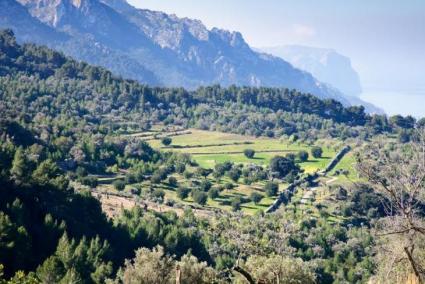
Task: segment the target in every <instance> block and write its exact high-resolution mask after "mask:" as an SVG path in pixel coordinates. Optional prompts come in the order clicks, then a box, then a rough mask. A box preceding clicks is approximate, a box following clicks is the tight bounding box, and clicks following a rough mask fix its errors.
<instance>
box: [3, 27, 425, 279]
mask: <svg viewBox="0 0 425 284" xmlns="http://www.w3.org/2000/svg"><path fill="white" fill-rule="evenodd" d="M0 113H1V117H0V183H1V184H0V283H105V282H108V283H171V282H174V283H175V282H176V279H175V278H176V277H177V276H178V275H179V274H178V273H176V268H179V271H180V273H181V283H226V282H232V281H233V282H237V283H245V282H243V281H246V279H248V278H247V277H246V275H250V277H252V278H254V279H256V280H258V281H260V280H261V279H263V280H264V281H266V283H274V282H273V281H275V279H276V277H278V278H280V279H281V281H283V282H281V283H298V282H300V281H301V282H302V283H316V282H319V283H331V282H335V283H344V282H346V281H348V282H351V283H356V282H363V283H364V282H366V281H367V280H368V279H369V278H370V277H371V276H372V275H373V274H374V273H376V272H377V271H380V270H378V269H377V267H379V263H377V262H376V261H375V258H374V257H375V254H376V252H375V250H374V244H375V238H374V236H373V235H372V234H371V231H370V228H371V226H372V224H374V222H375V221H376V220H378V219H379V218H381V217H383V216H385V214H386V211H385V210H384V208H383V206H382V203H380V201H381V200H384V202H390V201H391V200H390V199H388V198H387V197H386V196H385V195H383V194H381V193H377V192H375V191H373V190H372V189H371V188H370V186H368V185H367V184H366V185H365V184H362V185H361V186H359V185H358V184H354V185H344V188H331V187H329V188H328V189H326V190H324V191H323V197H322V199H321V202H320V203H318V204H315V205H313V204H307V205H308V206H309V207H308V208H307V207H306V208H304V207H302V206H301V203H299V202H298V203H297V202H295V201H294V202H293V203H288V206H285V207H284V208H282V210H281V211H279V212H278V213H276V214H270V215H264V214H262V213H261V212H260V213H259V214H254V215H252V216H245V215H243V214H241V213H230V212H229V213H226V212H221V213H220V214H216V215H211V216H210V218H202V217H199V216H197V215H195V213H194V212H193V211H192V210H190V209H189V208H187V209H185V210H184V212H183V213H181V214H177V213H174V212H166V213H164V212H156V211H154V210H151V209H150V208H141V207H138V206H135V207H134V208H133V209H131V210H124V209H123V210H120V212H119V214H118V215H117V216H116V217H115V218H107V217H106V215H105V214H104V212H103V211H102V208H101V204H100V203H99V201H98V200H97V199H96V198H94V197H93V196H94V194H93V193H92V192H91V190H93V189H94V188H96V185H97V182H98V180H97V179H96V178H94V175H107V174H108V170H109V169H110V168H113V167H115V168H118V171H121V172H123V173H125V174H127V176H126V180H129V179H130V177H131V179H132V180H133V182H134V180H136V181H138V180H139V179H140V181H142V180H146V179H148V180H149V181H150V183H151V186H153V185H155V183H160V182H162V181H163V180H167V183H168V184H170V185H171V184H173V183H176V180H173V179H171V178H172V175H173V174H176V173H179V174H184V173H185V172H187V171H185V169H188V168H190V169H192V168H193V169H196V171H197V173H196V174H197V175H198V176H200V179H201V178H203V181H201V182H200V184H196V187H195V186H194V189H192V192H191V194H192V198H193V199H194V200H199V203H202V202H203V201H202V200H204V201H205V200H206V198H207V193H206V192H204V191H203V190H202V189H203V188H204V189H205V188H206V189H207V191H208V196H209V197H208V198H215V197H214V195H217V194H220V193H219V192H215V194H213V191H212V190H210V189H211V187H212V184H209V180H207V177H208V176H211V175H215V173H219V172H221V175H224V174H226V175H228V176H229V177H230V178H232V177H233V180H234V182H235V183H236V182H237V181H238V179H239V177H240V176H241V175H243V174H244V173H247V176H246V177H251V176H250V174H251V172H255V174H256V175H255V177H252V178H253V180H254V179H255V181H261V182H263V183H265V188H266V190H267V192H271V193H270V196H276V195H277V193H278V192H277V189H276V183H275V182H274V181H273V179H272V180H271V181H269V177H268V172H269V171H270V172H277V173H278V174H279V176H278V177H277V180H278V181H282V182H284V181H285V182H286V181H287V180H289V179H291V180H294V179H300V177H301V175H302V174H303V171H302V170H301V169H300V167H299V166H298V160H302V159H306V155H305V153H302V154H300V153H299V157H295V156H294V155H287V156H286V157H280V156H278V157H275V158H274V159H272V161H271V162H270V170H269V169H268V168H259V167H252V166H246V165H245V166H244V165H242V166H239V165H237V164H235V163H223V164H219V166H217V167H216V168H215V169H214V170H212V169H203V168H200V167H198V166H197V165H196V162H195V161H193V159H192V157H191V156H190V155H187V154H182V153H177V152H169V151H159V150H156V149H153V148H152V147H151V146H150V145H149V144H148V143H147V142H145V141H143V140H141V139H138V138H137V137H134V136H131V135H129V134H132V133H135V132H137V131H146V130H149V129H151V128H152V126H153V125H154V124H161V125H164V126H167V125H169V126H173V127H177V126H179V127H182V128H183V129H185V128H188V127H194V128H199V129H207V130H221V131H223V132H233V133H239V134H244V135H252V136H267V137H287V138H288V137H292V139H293V140H302V141H310V142H312V143H313V142H314V141H316V140H317V139H319V138H321V139H324V138H326V139H339V140H340V141H344V140H345V139H348V138H356V139H357V140H358V141H368V140H370V139H372V138H374V137H375V136H376V135H381V134H382V135H388V136H386V137H389V136H391V139H393V140H392V141H393V144H391V145H392V146H391V147H393V148H392V149H393V150H394V149H396V148H397V147H396V146H395V145H396V144H395V143H394V141H397V139H398V141H399V142H403V143H407V142H409V141H414V142H415V141H417V137H416V136H415V127H417V126H420V125H422V126H423V125H424V124H425V123H424V120H420V121H416V120H415V119H414V118H412V117H402V116H394V117H390V118H387V117H386V116H381V115H373V116H371V115H368V114H366V113H365V112H364V110H363V108H361V107H348V108H346V107H344V106H343V105H342V104H341V103H339V102H336V101H334V100H320V99H318V98H316V97H314V96H312V95H309V94H301V93H299V92H297V91H296V90H289V89H276V88H248V87H246V88H243V87H228V88H221V87H219V86H212V87H203V88H199V89H198V90H196V91H187V90H185V89H182V88H175V89H170V88H151V87H148V86H145V85H141V84H139V83H137V82H136V81H130V80H123V79H121V78H119V77H115V76H113V75H112V74H111V72H109V71H107V70H105V69H103V68H99V67H94V66H91V65H88V64H86V63H84V62H78V61H75V60H73V59H70V58H68V57H65V56H64V55H62V54H60V53H58V52H55V51H52V50H50V49H48V48H45V47H39V46H36V45H31V44H29V45H22V46H21V45H18V44H17V43H16V39H15V37H14V35H13V33H12V31H10V30H5V31H2V32H0ZM168 142H169V143H168ZM168 142H167V139H164V140H163V143H164V145H166V144H168V145H169V144H170V143H171V141H168ZM316 148H317V147H316ZM316 150H317V149H316ZM317 152H320V153H317ZM251 154H253V153H251ZM246 155H247V156H249V155H250V154H249V153H248V152H246ZM312 155H314V156H315V158H317V159H318V158H320V156H321V155H322V152H321V150H320V151H312ZM307 156H308V153H307ZM303 157H304V158H303ZM307 158H308V157H307ZM248 169H250V170H251V172H247V170H248ZM133 173H134V175H133ZM130 174H132V175H130ZM189 174H193V173H189ZM189 174H187V179H190V177H189V176H190V175H189ZM235 176H236V177H235ZM214 178H215V181H216V183H217V185H218V184H219V180H220V176H219V175H217V176H214ZM80 185H84V186H85V187H81V186H80ZM230 185H232V184H230ZM114 186H115V187H116V188H120V187H121V186H120V184H119V183H116V184H115V185H114ZM214 186H216V184H214ZM213 188H215V187H213ZM151 189H152V187H151V188H144V190H147V191H152V190H151ZM183 190H184V188H179V192H181V193H184V192H183ZM150 194H152V195H155V197H156V198H157V199H161V198H162V197H163V194H162V193H161V191H153V192H150ZM185 195H186V196H185V197H184V196H183V195H182V197H184V198H186V197H187V195H189V192H186V194H185ZM184 198H182V199H184ZM251 198H252V199H253V200H256V199H257V198H258V196H257V198H256V197H255V196H253V197H251ZM296 198H299V197H297V196H295V198H294V199H296ZM237 201H239V203H237V202H236V203H234V204H233V203H232V206H233V207H234V209H235V210H234V211H238V210H237V209H238V208H239V207H240V203H241V202H244V200H237ZM415 201H416V199H415ZM204 204H205V202H204ZM239 209H240V208H239ZM308 210H310V211H308ZM308 212H310V213H311V215H309V214H306V213H308ZM412 251H413V249H412ZM414 257H417V255H414ZM132 258H134V259H133V260H131V261H130V260H129V259H132ZM126 259H128V260H127V261H125V260H126ZM120 268H121V269H120ZM270 271H275V273H269V272H270ZM239 272H242V273H239ZM244 275H245V276H244ZM276 275H277V276H276ZM4 279H7V280H4ZM9 279H10V280H9ZM238 281H239V282H238ZM296 281H298V282H296Z"/></svg>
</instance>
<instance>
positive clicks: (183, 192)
mask: <svg viewBox="0 0 425 284" xmlns="http://www.w3.org/2000/svg"><path fill="white" fill-rule="evenodd" d="M189 193H190V189H189V188H187V187H182V186H181V187H179V188H178V189H177V196H178V198H180V199H181V200H184V199H186V198H187V197H188V196H189Z"/></svg>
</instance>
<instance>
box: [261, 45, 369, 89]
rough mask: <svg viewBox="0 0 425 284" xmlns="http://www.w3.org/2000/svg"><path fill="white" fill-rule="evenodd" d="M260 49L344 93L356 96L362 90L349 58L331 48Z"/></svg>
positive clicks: (284, 47)
mask: <svg viewBox="0 0 425 284" xmlns="http://www.w3.org/2000/svg"><path fill="white" fill-rule="evenodd" d="M261 50H263V51H265V52H268V53H270V54H273V55H275V56H278V57H281V58H283V59H284V60H287V61H288V62H290V63H291V64H292V65H294V66H295V67H296V68H299V69H301V70H305V71H307V72H310V73H311V74H312V75H313V76H314V77H316V78H317V79H318V80H320V81H321V82H324V83H327V84H330V85H332V86H334V87H335V88H337V89H338V90H340V91H341V92H343V93H344V94H346V95H349V96H358V95H359V94H360V93H361V92H362V87H361V84H360V79H359V75H358V74H357V72H356V71H355V70H354V69H353V67H352V66H351V60H350V58H348V57H346V56H344V55H341V54H339V53H338V52H336V51H335V50H333V49H326V48H315V47H308V46H300V45H286V46H276V47H265V48H261Z"/></svg>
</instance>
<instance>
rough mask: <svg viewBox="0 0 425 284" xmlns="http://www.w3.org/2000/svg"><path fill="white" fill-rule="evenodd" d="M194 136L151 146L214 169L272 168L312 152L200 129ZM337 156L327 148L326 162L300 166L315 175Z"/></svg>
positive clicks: (301, 146) (152, 142) (275, 141)
mask: <svg viewBox="0 0 425 284" xmlns="http://www.w3.org/2000/svg"><path fill="white" fill-rule="evenodd" d="M190 132H191V133H190V134H185V135H178V136H173V137H172V140H173V142H172V145H171V147H164V146H163V145H162V144H161V141H160V139H152V140H148V143H149V144H150V145H151V146H152V147H154V148H156V149H160V150H163V151H164V150H165V151H179V152H182V153H188V154H191V155H192V157H193V158H194V160H195V161H196V162H198V164H199V165H200V166H201V167H204V168H214V165H215V164H216V163H222V162H225V161H232V162H234V163H255V164H259V165H268V164H269V162H270V159H271V158H273V157H274V156H276V155H282V156H284V155H286V154H288V153H294V154H296V153H298V152H299V151H300V150H305V151H307V152H310V149H311V147H312V146H308V145H305V144H301V143H298V142H295V143H290V142H289V141H288V140H282V139H275V138H264V137H251V136H243V135H237V134H231V133H223V132H213V131H204V130H197V129H190ZM223 144H226V145H223ZM201 145H202V146H201ZM214 145H220V146H214ZM245 149H253V150H255V152H256V154H255V157H254V158H253V159H248V158H247V157H245V155H244V154H243V151H244V150H245ZM335 154H336V153H335V151H334V150H333V149H328V148H326V147H324V148H323V158H320V159H314V158H312V157H310V159H309V160H308V161H307V162H304V163H301V164H300V165H301V167H302V168H303V169H304V170H305V171H306V172H315V171H317V170H321V169H323V168H324V167H325V166H326V165H327V164H328V163H329V161H330V160H331V159H332V158H333V157H334V156H335Z"/></svg>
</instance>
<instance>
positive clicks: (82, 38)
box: [0, 0, 349, 105]
mask: <svg viewBox="0 0 425 284" xmlns="http://www.w3.org/2000/svg"><path fill="white" fill-rule="evenodd" d="M19 2H20V4H22V5H23V6H24V7H26V9H27V11H25V9H23V8H22V6H19V7H20V10H21V12H16V13H18V14H19V15H21V14H22V15H25V19H28V21H29V19H31V21H36V22H37V25H38V26H40V27H42V28H43V29H49V30H52V31H55V32H56V33H59V34H61V35H63V34H65V35H66V36H67V38H66V39H65V40H63V39H62V40H57V38H56V37H54V39H51V38H49V37H42V38H40V39H38V41H37V42H39V43H42V44H46V45H48V46H50V47H52V48H55V49H58V50H61V51H63V52H64V53H65V54H67V55H70V56H73V57H75V58H77V59H79V60H84V61H87V62H89V63H91V64H96V65H101V66H104V67H107V68H108V69H110V70H111V71H113V72H114V73H116V74H119V75H121V76H123V77H125V78H132V79H136V80H138V81H140V82H143V83H148V84H151V85H162V86H183V87H186V88H191V89H193V88H196V87H198V86H201V85H211V84H220V85H223V86H229V85H233V84H235V85H243V86H269V87H287V88H291V89H292V88H294V89H297V90H299V91H302V92H308V93H311V94H314V95H316V96H318V97H321V98H334V99H337V100H339V101H341V102H343V103H344V104H346V105H348V104H349V101H348V100H347V99H346V98H345V97H344V96H343V95H342V94H341V93H340V92H339V91H338V90H336V89H333V88H332V87H330V86H328V85H326V84H322V83H320V82H319V81H318V80H316V79H315V78H314V77H313V76H312V75H311V74H310V73H307V72H304V71H301V70H298V69H296V68H294V67H293V66H292V65H291V64H289V63H288V62H286V61H284V60H282V59H280V58H277V57H274V56H271V55H267V54H262V53H258V52H255V51H254V50H252V49H251V48H250V46H249V45H248V44H247V43H246V42H245V40H244V39H243V37H242V35H241V34H240V33H238V32H228V31H224V30H220V29H216V28H215V29H212V30H208V29H207V28H206V27H205V26H204V25H203V24H202V23H201V22H199V21H196V20H190V19H181V18H177V17H176V16H172V15H167V14H165V13H161V12H153V11H149V10H142V9H136V8H134V7H132V6H130V5H129V4H128V3H127V2H125V1H124V0H103V1H99V0H49V1H48V0H19ZM3 3H6V4H4V7H3V9H2V11H1V12H0V14H1V18H0V27H12V28H14V29H15V30H16V35H17V37H18V39H19V40H20V41H32V38H31V32H30V31H28V29H25V26H26V24H25V23H23V22H22V21H21V22H19V21H17V20H15V18H19V17H13V16H11V13H10V11H12V10H13V9H15V8H14V7H18V6H17V5H19V4H18V3H16V2H15V0H7V1H6V2H3ZM15 10H16V9H15ZM15 10H14V11H15ZM28 11H29V13H30V14H31V15H32V17H33V18H30V17H29V14H28ZM33 34H38V32H33Z"/></svg>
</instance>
